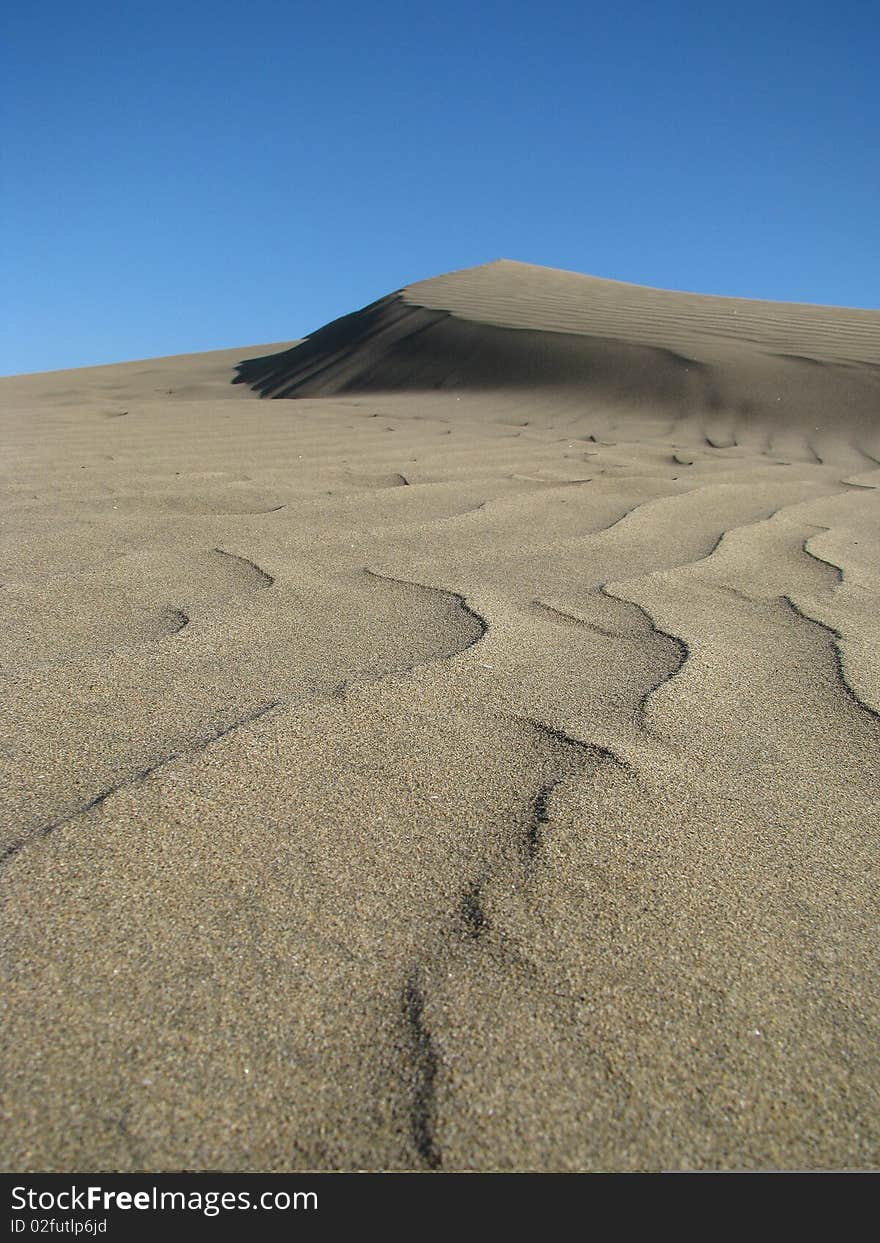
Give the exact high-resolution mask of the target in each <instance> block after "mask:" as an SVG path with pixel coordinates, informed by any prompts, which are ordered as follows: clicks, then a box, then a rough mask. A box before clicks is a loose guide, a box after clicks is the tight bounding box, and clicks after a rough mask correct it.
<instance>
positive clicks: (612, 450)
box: [0, 261, 880, 1170]
mask: <svg viewBox="0 0 880 1243" xmlns="http://www.w3.org/2000/svg"><path fill="white" fill-rule="evenodd" d="M233 380H237V381H238V383H233V382H232V381H233ZM261 394H262V395H265V396H269V397H282V398H284V397H288V398H296V400H260V395H261ZM0 402H2V408H3V413H2V441H3V446H4V452H3V461H2V471H3V486H2V502H0V504H2V527H3V537H4V538H3V549H2V566H0V583H2V589H0V609H2V629H0V636H2V637H0V648H2V657H3V691H2V703H0V712H2V720H3V727H2V745H0V764H2V816H0V824H2V842H0V845H2V849H3V862H2V865H0V885H2V891H3V921H2V962H3V972H4V978H3V1000H2V1007H3V1010H2V1015H3V1042H2V1053H0V1079H2V1092H3V1116H2V1120H0V1122H2V1125H0V1163H2V1166H3V1167H4V1168H7V1169H35V1170H55V1169H62V1170H65V1169H66V1170H69V1169H79V1170H98V1169H120V1170H136V1169H150V1170H169V1169H171V1170H173V1169H214V1170H250V1169H260V1170H275V1169H277V1170H291V1169H317V1170H331V1169H333V1170H335V1169H340V1170H350V1169H368V1170H376V1169H408V1170H421V1169H439V1170H459V1169H464V1170H469V1169H477V1170H512V1169H514V1170H515V1169H519V1170H589V1169H612V1170H628V1169H645V1168H647V1169H653V1168H666V1169H693V1168H699V1169H715V1168H791V1167H797V1168H804V1167H809V1168H812V1167H819V1168H841V1167H855V1168H859V1169H861V1168H867V1167H872V1166H876V1165H877V1164H878V1161H880V1102H878V1090H880V1045H878V1018H880V955H878V940H880V937H878V921H877V914H878V912H877V904H878V891H880V886H878V838H880V766H878V756H880V749H878V748H880V624H878V616H880V541H878V534H880V492H878V488H880V466H878V463H880V313H878V312H872V311H851V310H844V309H837V308H826V307H811V306H795V305H785V304H774V303H762V302H746V301H740V300H735V299H724V298H715V297H711V298H709V297H701V296H697V295H691V294H681V293H665V292H662V291H657V290H651V289H642V288H639V287H636V286H632V285H623V284H617V283H615V282H612V281H604V280H596V279H593V278H589V277H583V276H577V275H574V274H572V273H566V272H556V271H552V270H548V269H542V268H536V267H531V266H528V265H525V264H517V263H511V262H506V261H502V262H499V263H494V264H489V265H487V266H485V267H481V268H475V269H470V270H468V271H464V272H459V273H453V274H451V275H449V276H443V277H438V278H436V279H434V280H428V281H424V282H421V283H420V284H417V285H412V286H410V287H409V288H407V289H405V290H403V291H400V292H398V293H396V294H393V295H390V296H389V297H387V298H383V299H381V300H380V301H379V302H377V303H374V304H373V305H372V306H371V307H368V308H366V309H365V310H363V311H359V312H357V313H355V314H353V315H351V316H348V317H346V318H345V319H343V320H339V321H337V322H336V323H334V324H331V325H328V326H326V327H325V328H323V329H321V330H320V331H318V332H316V333H314V334H313V335H312V336H311V337H309V338H307V339H306V340H305V341H304V342H302V343H300V344H297V345H294V346H292V347H290V346H289V343H287V344H280V345H276V346H263V347H256V348H253V349H250V350H248V349H241V350H236V351H224V352H218V353H214V354H203V355H191V356H181V357H178V358H171V359H157V360H151V361H148V362H141V363H130V364H124V365H119V366H111V367H101V368H92V369H87V370H81V371H68V372H55V373H47V374H44V375H35V376H23V377H13V378H8V379H5V380H2V381H0Z"/></svg>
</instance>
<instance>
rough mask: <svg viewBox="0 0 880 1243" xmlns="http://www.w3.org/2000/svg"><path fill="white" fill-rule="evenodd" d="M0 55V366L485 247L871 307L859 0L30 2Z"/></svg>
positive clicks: (93, 357) (237, 337) (877, 115)
mask: <svg viewBox="0 0 880 1243" xmlns="http://www.w3.org/2000/svg"><path fill="white" fill-rule="evenodd" d="M3 42H4V51H3V64H2V65H0V71H2V74H3V77H4V79H5V84H4V85H3V87H2V88H0V90H2V93H3V124H2V128H3V143H4V152H3V187H2V236H3V282H4V286H5V287H6V288H5V296H4V302H5V309H4V321H5V322H4V324H3V329H2V337H3V343H2V350H0V372H3V373H9V372H16V371H30V370H43V369H47V368H55V367H65V366H78V365H86V364H91V363H99V362H112V361H117V360H122V359H130V358H144V357H150V356H155V355H159V354H170V353H183V352H188V351H191V350H206V349H214V348H223V347H227V346H237V345H246V344H252V343H262V342H270V341H277V340H283V339H287V338H292V337H297V336H300V335H302V334H304V333H306V332H308V331H310V330H312V329H314V328H316V327H318V326H319V325H321V324H322V323H324V322H325V321H327V320H328V319H331V318H334V317H335V316H337V315H340V314H344V313H345V312H347V311H349V310H353V309H355V308H356V307H358V306H361V305H363V304H364V303H366V302H368V301H372V299H374V298H376V297H379V296H381V295H382V294H384V293H387V292H389V291H390V290H392V289H394V288H397V287H399V286H401V285H403V284H406V283H408V282H410V281H412V280H417V279H421V278H423V277H426V276H433V275H435V274H437V273H439V272H443V271H448V270H450V269H452V268H458V267H464V266H468V265H470V264H476V263H483V262H486V261H488V260H490V259H494V258H498V257H501V256H503V257H506V258H511V259H521V260H524V261H527V262H531V263H542V264H549V265H552V266H554V267H564V268H572V269H575V270H577V271H582V272H589V273H593V274H595V275H599V276H609V277H615V278H617V279H620V280H628V281H635V282H638V283H641V284H648V285H658V286H663V287H666V288H674V289H692V290H696V291H700V292H710V293H725V294H735V295H739V296H744V297H766V298H779V299H786V300H795V301H810V302H827V303H837V304H848V305H852V306H868V307H870V306H874V307H876V306H878V300H880V292H878V291H880V141H878V137H880V71H878V66H880V6H878V4H877V3H876V0H840V2H838V3H834V4H831V3H827V0H826V2H824V3H821V4H820V3H815V2H813V0H802V2H788V0H783V2H774V0H764V2H763V3H754V2H753V0H745V3H741V4H737V5H729V4H720V3H712V0H708V2H706V0H703V2H702V3H700V2H697V0H694V2H693V3H684V2H676V0H672V2H671V3H664V2H663V0H655V2H653V3H641V2H640V3H628V2H627V0H623V2H622V3H619V4H616V5H612V4H608V3H602V4H592V3H588V2H587V3H575V2H571V3H564V2H557V0H545V2H544V3H530V4H524V3H519V2H518V0H507V2H504V0H496V2H494V3H480V0H471V2H468V3H463V2H460V0H445V2H444V3H442V4H430V5H422V4H419V3H413V2H412V0H410V2H403V0H390V2H389V0H361V2H360V3H352V2H349V0H340V2H337V3H333V2H332V0H331V2H327V3H309V4H304V3H299V2H298V0H250V2H249V3H242V2H241V0H237V2H235V3H231V2H230V0H175V2H174V3H170V2H168V0H153V2H152V3H138V4H135V3H133V2H126V0H113V2H109V0H84V2H83V3H77V2H76V0H65V2H64V3H60V2H58V0H48V2H46V3H40V2H39V0H33V2H32V3H31V4H29V5H15V6H7V15H6V17H5V19H4V40H3Z"/></svg>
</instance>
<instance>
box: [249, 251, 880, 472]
mask: <svg viewBox="0 0 880 1243" xmlns="http://www.w3.org/2000/svg"><path fill="white" fill-rule="evenodd" d="M238 373H239V374H238V380H239V382H242V383H246V384H248V385H250V386H251V387H252V388H253V389H254V390H255V391H257V392H259V393H260V394H261V395H262V396H269V397H308V396H332V395H336V394H340V393H362V392H377V391H388V392H423V391H435V390H436V391H450V392H457V393H480V392H486V391H490V392H492V393H493V394H494V395H495V396H496V397H499V396H501V395H503V394H505V393H508V394H510V395H511V396H512V397H515V395H516V393H517V392H518V391H521V390H522V389H523V387H530V386H531V387H535V388H536V389H539V390H543V391H545V392H546V391H547V390H550V391H551V392H552V394H553V397H554V400H555V401H557V402H559V401H562V402H567V403H568V404H569V405H570V406H571V407H572V408H577V407H580V408H582V409H583V408H584V407H592V408H594V409H595V408H600V409H603V410H611V411H614V412H615V413H619V414H623V415H625V414H630V415H633V414H635V415H637V414H639V413H645V412H646V411H650V412H653V413H654V414H657V413H662V414H668V415H669V417H670V419H671V420H673V422H674V424H675V426H676V427H677V429H678V430H680V432H681V435H682V439H683V440H684V441H685V442H686V443H692V442H693V443H709V444H710V445H713V446H716V447H723V445H725V444H727V445H736V444H741V443H744V442H748V443H750V444H755V443H758V442H760V441H761V439H763V440H764V441H765V443H770V442H771V441H772V439H773V437H774V433H778V432H779V431H780V430H782V429H786V430H787V431H789V432H791V430H792V429H794V430H795V431H796V433H798V434H799V435H801V436H802V438H803V440H804V444H808V443H810V442H811V438H812V439H813V440H816V441H817V442H819V443H820V445H821V446H822V447H823V449H824V451H825V452H826V453H827V452H828V448H827V446H826V445H825V438H826V436H827V435H828V434H829V433H830V434H831V435H832V436H833V437H840V436H841V435H842V436H844V437H845V438H846V440H847V443H848V445H849V446H851V448H853V449H854V450H855V452H856V453H858V452H865V450H866V449H867V452H866V453H865V457H864V460H865V461H866V462H871V461H873V460H875V459H876V458H878V457H880V442H878V432H877V420H876V412H877V408H878V401H880V313H878V312H875V311H859V310H846V309H842V308H838V307H819V306H806V305H800V304H796V303H773V302H760V301H749V300H746V299H741V298H721V297H709V296H706V295H700V294H688V293H674V292H668V291H665V290H659V289H650V288H644V287H641V286H638V285H626V284H623V283H620V282H616V281H608V280H601V279H598V278H596V277H589V276H579V275H578V274H576V273H573V272H563V271H556V270H554V269H550V268H541V267H535V266H533V265H530V264H524V263H515V262H512V261H510V260H505V259H502V260H498V261H496V262H494V263H490V264H486V265H484V266H482V267H477V268H468V269H465V270H463V271H460V272H452V273H449V274H448V275H445V276H438V277H435V278H433V279H432V280H426V281H420V282H418V283H416V284H413V285H410V286H408V287H407V288H405V289H402V290H399V291H397V292H396V293H393V294H390V295H388V296H387V297H385V298H381V299H379V301H377V302H374V303H372V304H371V305H370V306H367V307H364V309H363V310H361V311H356V312H354V313H353V314H351V315H347V316H344V317H343V318H342V319H339V320H335V321H334V322H333V323H331V324H327V325H325V326H324V327H323V328H320V329H318V331H317V332H315V333H313V334H311V335H310V336H309V337H307V338H306V339H305V341H303V342H302V343H301V344H298V345H296V346H294V347H293V348H292V349H289V350H285V351H281V352H279V353H277V354H271V355H268V356H265V357H262V358H255V359H249V360H248V361H246V362H244V363H241V364H240V365H239V367H238ZM817 456H818V454H817Z"/></svg>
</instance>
